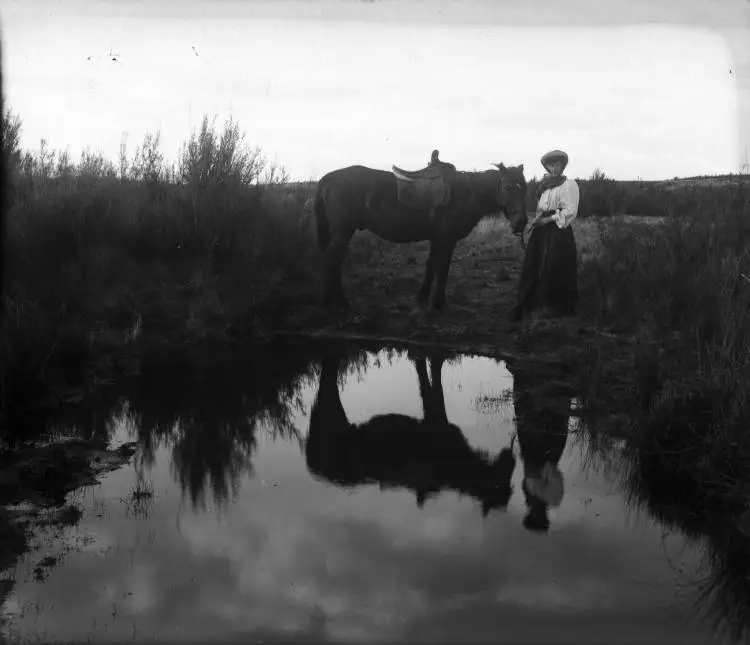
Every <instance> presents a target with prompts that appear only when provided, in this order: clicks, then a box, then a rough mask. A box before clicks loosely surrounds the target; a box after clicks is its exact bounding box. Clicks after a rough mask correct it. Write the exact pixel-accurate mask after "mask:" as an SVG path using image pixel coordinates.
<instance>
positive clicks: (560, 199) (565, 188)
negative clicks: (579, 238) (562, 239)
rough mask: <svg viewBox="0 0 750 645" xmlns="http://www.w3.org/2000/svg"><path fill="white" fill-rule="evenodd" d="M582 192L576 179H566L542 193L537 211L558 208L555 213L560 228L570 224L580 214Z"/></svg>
mask: <svg viewBox="0 0 750 645" xmlns="http://www.w3.org/2000/svg"><path fill="white" fill-rule="evenodd" d="M579 197H580V192H579V190H578V184H577V183H576V181H575V180H574V179H566V180H565V182H564V183H562V184H560V185H559V186H556V187H555V188H550V189H548V190H545V191H544V192H543V193H542V196H541V197H540V198H539V203H538V204H537V212H540V211H553V210H557V209H558V208H559V209H562V210H558V211H557V213H555V215H553V217H554V219H555V221H556V222H557V227H558V228H565V227H567V226H570V223H571V222H572V221H573V220H574V219H575V218H576V215H578V200H579Z"/></svg>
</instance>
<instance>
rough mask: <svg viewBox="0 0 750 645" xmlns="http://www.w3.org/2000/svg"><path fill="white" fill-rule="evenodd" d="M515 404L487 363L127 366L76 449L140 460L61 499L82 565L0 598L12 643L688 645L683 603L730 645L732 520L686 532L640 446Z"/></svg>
mask: <svg viewBox="0 0 750 645" xmlns="http://www.w3.org/2000/svg"><path fill="white" fill-rule="evenodd" d="M538 385H539V383H535V382H534V381H533V380H532V379H531V378H530V377H529V376H528V375H526V374H524V373H521V372H520V371H518V370H516V369H514V368H512V369H511V371H508V370H507V369H506V366H504V365H503V364H502V363H497V362H495V361H491V360H489V359H478V358H470V357H469V358H467V357H454V356H449V355H445V354H444V355H436V354H420V353H411V354H405V353H403V352H396V351H389V352H385V351H380V352H378V353H369V352H364V351H360V350H356V349H354V350H353V349H351V348H346V347H343V348H342V347H340V346H334V347H326V348H324V349H323V350H320V349H318V348H314V349H312V348H310V347H308V348H307V349H305V348H295V349H294V351H285V352H284V353H283V354H282V353H279V354H277V355H276V360H272V361H269V360H268V357H265V360H263V361H259V360H257V359H255V360H253V358H243V357H241V356H232V357H231V360H229V359H227V357H222V356H215V357H213V359H212V360H208V359H205V360H202V361H185V362H184V363H182V364H180V365H178V366H177V367H175V365H174V362H173V361H171V360H168V359H167V357H158V356H150V357H145V358H144V360H143V362H142V363H141V365H140V373H139V374H138V375H135V376H132V377H130V378H128V379H124V380H123V382H121V383H120V384H118V389H117V396H114V395H113V394H109V395H108V396H109V400H108V403H107V404H108V405H109V406H110V408H109V410H108V414H109V421H108V423H106V424H103V426H101V425H100V426H99V427H98V428H96V429H95V430H92V432H94V431H95V432H106V433H109V434H111V435H117V434H118V433H125V434H130V435H132V436H134V437H137V438H138V440H139V443H140V446H141V451H140V453H139V458H138V460H137V461H136V462H135V463H134V464H133V466H132V467H129V468H125V469H123V470H121V471H117V472H115V473H112V474H111V475H109V476H108V477H107V478H106V479H105V481H104V482H103V484H102V486H101V487H100V488H98V489H97V490H95V491H89V492H86V493H85V494H83V493H82V494H81V495H80V497H79V499H78V503H79V504H80V505H81V507H82V508H84V510H85V513H84V517H83V519H82V520H81V522H80V524H79V525H78V527H76V528H75V529H71V531H72V533H70V536H71V539H72V537H76V536H77V537H76V539H84V538H86V539H87V540H90V541H89V542H86V547H85V548H84V549H83V552H82V553H81V554H78V555H76V553H70V554H68V555H67V556H66V558H65V559H64V560H60V561H59V564H58V566H57V568H56V569H55V570H54V571H52V572H51V573H50V575H49V576H48V578H47V579H46V581H45V582H44V583H37V582H34V579H33V578H34V577H33V568H34V566H35V564H36V562H37V561H38V560H39V558H41V557H43V556H45V555H46V552H39V553H36V554H34V555H33V556H29V557H28V558H27V559H25V560H24V561H23V562H22V563H21V564H20V565H19V566H18V567H17V569H16V571H15V572H12V571H8V572H6V573H5V574H3V576H0V591H2V590H3V589H4V585H3V583H2V579H7V578H10V577H12V578H14V579H15V580H16V581H17V585H16V587H15V588H14V589H13V591H12V592H11V593H10V595H9V596H8V598H7V599H6V603H5V604H6V609H7V610H8V611H9V613H11V614H13V617H14V620H13V628H14V629H15V630H16V632H15V633H16V634H20V635H22V636H27V637H31V636H33V635H35V634H38V633H43V632H44V631H45V630H47V636H48V637H52V636H54V637H56V638H69V639H76V640H86V639H87V638H89V637H91V640H92V641H94V642H95V641H96V640H108V639H120V640H124V639H126V638H127V639H129V638H131V636H132V633H131V630H137V631H136V632H135V633H136V638H138V639H145V638H150V637H151V635H152V634H153V635H155V637H156V638H157V639H159V638H169V639H170V640H180V639H185V638H187V636H186V634H189V637H190V638H191V639H196V638H197V639H200V638H208V637H209V636H210V637H211V638H214V639H215V638H223V639H235V638H244V639H250V638H255V639H265V640H278V639H280V638H285V639H287V640H288V639H294V638H299V639H303V640H308V641H309V640H311V639H312V640H319V641H325V640H328V641H337V640H347V641H352V640H369V639H378V640H392V641H411V642H414V641H418V640H430V641H438V640H452V641H457V640H462V639H464V640H465V639H468V640H473V641H492V642H502V639H503V638H505V639H506V642H523V640H524V638H525V639H526V640H527V641H529V640H536V641H544V642H592V643H593V642H597V643H604V642H612V641H613V640H617V638H619V639H620V641H618V642H665V641H669V640H670V639H672V640H674V639H676V640H679V641H680V642H684V643H688V642H706V639H707V635H706V634H707V633H706V631H705V630H704V631H701V629H702V628H701V627H700V625H698V624H696V623H695V622H694V621H693V622H691V619H692V618H693V617H694V616H693V614H694V613H695V612H694V606H695V605H694V603H698V608H699V609H700V611H701V612H703V613H710V614H711V616H712V618H713V619H714V620H715V622H716V625H715V627H714V628H715V629H718V628H720V627H723V628H725V629H726V628H727V627H729V628H731V629H732V630H733V634H732V636H736V637H739V636H740V635H741V629H742V627H743V626H744V625H745V623H746V622H747V617H746V615H745V614H746V612H745V608H746V607H747V606H748V605H747V600H748V588H749V587H750V585H748V573H750V558H748V553H749V551H748V547H747V544H748V543H747V539H746V538H745V537H744V535H742V534H741V533H740V532H739V531H737V530H736V528H735V524H734V523H733V519H732V516H731V515H728V514H727V513H726V512H724V511H722V513H714V514H711V513H710V512H709V511H708V510H707V506H706V505H704V506H703V507H701V508H703V509H704V510H702V511H701V512H700V513H698V514H696V513H695V512H692V513H691V512H690V510H689V509H690V508H691V506H695V504H694V498H690V497H685V496H680V494H679V487H676V486H674V485H673V483H674V482H672V481H671V480H670V479H668V478H667V477H666V476H665V475H664V469H663V466H662V464H661V463H660V462H659V460H658V459H654V458H653V457H652V456H650V455H651V454H652V452H653V451H651V452H649V449H650V447H649V446H641V447H630V448H626V449H623V448H621V447H619V446H617V445H615V442H614V441H612V440H611V439H609V438H607V437H603V436H602V435H601V434H597V432H596V428H595V427H590V428H586V427H582V426H580V424H576V423H571V401H570V398H569V397H563V398H557V399H555V400H548V399H544V398H542V397H541V396H540V395H539V393H538V391H539V388H538ZM480 395H481V396H482V397H484V399H485V400H489V399H492V400H493V401H495V402H499V403H498V404H497V405H496V406H495V407H494V408H493V407H492V406H485V408H483V409H477V406H476V405H474V402H475V400H476V399H477V397H478V396H480ZM69 413H70V415H71V416H75V415H78V421H77V424H80V423H83V422H84V420H85V415H86V414H87V413H88V414H91V415H92V417H93V416H94V413H93V412H87V411H86V410H82V409H77V410H73V409H71V410H69ZM96 415H98V418H101V417H102V411H101V410H99V411H98V412H96ZM576 451H579V452H581V451H582V452H585V453H587V454H586V457H585V458H583V457H582V456H581V454H577V452H576ZM605 462H608V463H609V464H610V465H611V466H612V467H611V468H609V469H608V470H607V472H603V471H602V468H601V467H600V466H601V464H602V463H605ZM134 482H135V484H136V485H139V483H140V482H144V483H147V484H148V485H150V486H152V487H153V490H154V496H153V498H149V499H148V500H147V501H148V503H145V502H144V503H143V505H142V507H141V506H138V505H127V504H123V503H122V502H121V501H120V500H123V499H126V498H127V497H128V494H129V493H130V492H131V489H132V487H133V485H134ZM183 497H184V500H183ZM230 501H231V502H232V503H231V504H229V502H230ZM183 502H185V503H184V504H183ZM217 506H219V507H221V508H222V509H223V510H222V512H221V513H218V514H217V513H213V508H214V507H217ZM146 507H147V508H148V512H145V511H144V512H141V511H143V509H145V508H146ZM636 509H642V510H643V511H644V512H643V514H642V515H643V516H642V517H641V518H640V519H639V518H636V517H634V515H635V514H634V513H633V511H634V510H636ZM477 511H479V512H477ZM665 527H667V528H671V529H672V532H671V535H665ZM529 531H531V532H532V533H533V534H535V535H534V539H531V534H530V533H529ZM683 533H684V535H683ZM536 534H541V535H538V536H537V535H536ZM685 536H687V538H686V537H685ZM45 548H46V549H48V550H49V549H51V548H52V547H50V546H49V545H47V546H46V547H45ZM665 553H666V554H668V555H669V557H667V555H665ZM680 553H681V554H682V557H681V558H680V561H679V563H678V564H675V563H674V562H673V560H674V559H675V554H680ZM52 556H54V553H52ZM704 556H705V557H704ZM678 567H681V568H682V569H683V572H684V573H680V572H679V570H677V569H678ZM24 576H27V577H26V578H25V577H24ZM684 576H687V577H688V579H689V584H690V585H691V586H689V587H688V588H684V587H681V586H680V585H681V584H683V577H684ZM7 586H8V585H7V584H5V587H7ZM686 594H687V595H686ZM32 604H34V606H36V607H37V608H38V607H42V608H45V609H42V610H38V609H37V610H36V614H35V615H33V616H32V614H33V613H34V612H32V611H30V610H28V609H25V608H27V607H31V606H32ZM51 607H55V608H54V609H51ZM217 634H220V636H217Z"/></svg>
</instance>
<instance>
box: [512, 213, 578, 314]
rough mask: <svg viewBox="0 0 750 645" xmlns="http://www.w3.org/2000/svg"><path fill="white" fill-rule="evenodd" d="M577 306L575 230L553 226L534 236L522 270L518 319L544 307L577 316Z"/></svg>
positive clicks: (515, 311)
mask: <svg viewBox="0 0 750 645" xmlns="http://www.w3.org/2000/svg"><path fill="white" fill-rule="evenodd" d="M577 305H578V250H577V248H576V240H575V237H574V236H573V229H572V228H571V227H570V226H567V227H566V228H563V229H561V228H558V227H557V224H556V223H554V222H550V223H548V224H543V225H541V226H537V227H535V228H534V230H533V231H532V232H531V237H530V238H529V242H528V245H527V247H526V255H525V257H524V259H523V267H522V268H521V279H520V281H519V284H518V295H517V296H516V305H515V307H514V311H513V314H512V315H514V314H515V317H516V318H520V317H521V316H523V315H525V314H528V313H531V312H532V311H535V310H537V309H540V308H542V307H548V308H549V309H551V310H552V312H553V313H554V314H556V315H558V316H574V315H575V314H576V310H577Z"/></svg>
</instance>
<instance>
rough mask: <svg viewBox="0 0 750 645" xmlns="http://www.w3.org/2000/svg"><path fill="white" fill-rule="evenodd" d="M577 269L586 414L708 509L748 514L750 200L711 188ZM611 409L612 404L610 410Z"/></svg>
mask: <svg viewBox="0 0 750 645" xmlns="http://www.w3.org/2000/svg"><path fill="white" fill-rule="evenodd" d="M599 237H600V241H599V246H598V249H597V250H596V251H595V252H593V253H592V254H591V256H590V257H589V258H588V259H587V260H586V261H584V262H583V263H582V269H581V278H580V279H581V285H582V291H583V298H582V307H583V308H584V311H583V314H582V315H583V317H585V318H586V319H587V320H588V322H589V323H591V325H592V326H594V325H595V326H596V328H597V330H599V331H600V332H601V331H604V332H608V334H609V335H608V336H601V337H598V338H596V339H595V340H593V342H591V343H590V344H589V345H588V347H587V348H586V351H585V356H583V357H580V356H579V359H580V363H579V367H578V372H579V374H585V375H588V376H587V377H586V379H585V380H586V383H587V386H588V396H589V404H596V403H598V404H599V405H600V406H602V407H610V410H611V406H612V405H613V403H614V404H615V405H617V407H618V408H619V409H620V410H624V411H626V412H627V413H629V414H630V415H631V417H632V418H633V426H632V431H633V433H634V435H635V436H636V438H637V439H638V440H639V441H640V443H641V445H642V446H643V447H644V448H648V449H650V450H652V451H653V452H654V453H655V454H657V455H658V458H659V460H660V461H661V462H662V463H661V464H660V465H661V467H662V470H664V471H666V472H672V473H675V474H676V475H677V474H679V475H680V476H681V477H682V476H684V477H687V479H688V480H690V481H691V482H692V483H693V484H694V485H697V486H698V487H699V488H700V489H701V492H702V495H703V496H708V498H709V499H710V501H711V503H718V502H717V500H724V501H726V502H727V503H729V500H735V503H740V504H743V503H745V501H744V497H745V495H746V491H747V490H748V488H747V487H748V483H750V482H748V477H747V475H745V474H744V473H746V472H748V466H750V438H748V435H747V428H748V426H749V425H750V397H749V394H750V351H749V350H750V190H748V188H747V186H743V185H736V186H730V187H727V186H723V187H719V186H708V187H704V188H703V189H702V190H701V192H700V197H699V198H696V199H695V200H694V201H693V202H691V203H690V204H689V205H687V206H686V207H685V208H684V210H683V211H682V212H681V213H680V217H679V218H677V217H672V218H668V219H667V220H666V222H665V223H664V224H663V225H661V226H644V225H635V224H632V223H631V224H624V223H618V222H610V223H608V225H607V226H606V227H601V229H600V236H599ZM618 404H619V405H618Z"/></svg>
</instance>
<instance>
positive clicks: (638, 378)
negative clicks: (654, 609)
mask: <svg viewBox="0 0 750 645" xmlns="http://www.w3.org/2000/svg"><path fill="white" fill-rule="evenodd" d="M20 127H21V122H20V120H19V119H18V118H17V117H14V116H13V115H12V114H11V113H10V112H8V113H6V115H5V119H4V120H3V127H2V133H3V138H2V141H3V153H4V155H6V158H7V159H8V160H9V168H10V173H11V178H10V183H9V185H10V186H11V190H10V191H9V193H10V196H9V203H8V209H7V217H6V227H7V246H6V249H7V253H6V265H5V275H4V285H3V294H2V298H3V309H4V314H3V326H2V331H1V332H0V356H1V357H2V367H1V368H0V369H1V372H0V421H1V422H2V428H1V429H0V453H1V452H2V451H3V449H5V450H6V451H7V450H8V449H10V448H12V447H15V446H17V445H18V444H19V442H23V441H24V440H27V439H32V438H37V437H39V436H40V433H43V432H47V431H48V429H47V428H46V419H47V418H48V416H49V414H50V412H51V411H52V410H54V409H57V408H59V407H60V406H62V405H64V403H65V401H70V400H77V399H80V398H81V397H82V396H84V395H86V394H89V395H90V394H92V393H93V392H96V391H97V389H100V388H99V386H100V385H101V384H102V383H105V382H106V381H107V379H111V378H113V377H114V376H113V375H115V374H117V373H122V372H126V373H127V372H128V371H130V370H134V369H136V365H137V357H138V356H139V354H142V353H143V352H145V351H146V349H148V348H153V347H156V346H172V347H182V348H188V347H193V346H200V345H207V344H208V345H210V344H212V343H219V344H221V343H225V342H226V341H235V342H241V343H243V344H244V345H254V344H255V345H263V344H264V342H266V341H268V340H270V339H271V338H273V337H275V335H276V334H277V332H279V331H285V332H290V333H293V332H297V333H305V334H307V333H312V332H316V333H328V334H329V335H335V334H350V335H361V336H388V337H392V338H397V339H402V340H412V341H422V342H425V343H453V344H454V345H464V346H467V347H474V348H483V349H484V350H485V351H490V352H491V351H496V350H498V349H499V350H502V352H503V353H506V354H509V355H515V356H516V360H517V362H518V363H519V365H522V366H523V367H524V368H525V369H535V370H538V371H540V373H543V374H545V375H546V377H547V378H549V379H550V380H553V381H556V382H559V381H565V382H566V383H569V384H570V387H572V388H574V389H576V390H577V391H578V392H579V394H580V396H581V397H582V399H583V402H584V409H586V410H591V411H595V412H596V413H597V414H598V415H599V418H601V417H602V414H603V413H606V415H605V416H609V417H611V418H612V419H616V420H617V424H618V427H619V426H622V419H623V415H627V418H628V419H629V422H628V428H627V431H628V433H629V434H630V436H631V437H633V438H636V439H637V440H638V441H640V442H641V443H643V444H644V445H651V446H652V447H653V449H654V450H655V451H656V452H657V453H658V454H659V455H660V459H662V460H663V461H664V465H665V467H666V468H667V469H668V470H669V471H670V472H674V473H676V474H679V476H681V477H685V478H687V480H689V481H693V482H697V484H698V485H700V486H705V487H708V488H709V489H710V490H711V494H712V495H714V496H716V499H721V500H723V502H725V503H727V504H732V503H735V502H737V503H739V500H741V499H744V497H743V496H744V495H745V493H746V490H747V476H746V475H744V474H743V473H744V472H748V465H749V464H750V439H748V438H747V436H746V432H745V431H744V429H745V428H746V427H747V425H748V420H749V418H748V417H749V416H750V412H748V407H749V405H748V388H749V387H750V386H749V385H748V383H750V373H749V369H748V336H749V335H750V313H748V312H750V251H748V239H749V238H748V233H749V232H750V191H749V190H748V185H747V183H745V180H744V179H743V178H742V177H728V178H722V179H721V180H719V179H717V180H715V181H711V180H707V179H701V180H694V181H671V182H618V181H614V180H611V179H609V178H607V177H606V176H604V174H603V173H600V172H598V173H596V174H595V176H593V177H592V178H591V179H589V180H581V181H580V185H581V194H582V202H581V210H580V217H579V219H578V220H577V222H576V224H575V235H576V239H577V243H578V248H579V257H580V269H579V283H580V290H581V311H580V314H579V316H578V318H577V319H574V320H569V321H566V322H561V321H555V320H548V319H545V318H544V317H537V318H535V319H533V320H530V321H528V322H527V323H525V324H524V325H523V327H522V328H521V329H519V330H512V329H511V328H509V327H508V325H507V324H506V323H505V318H506V314H507V311H508V309H509V307H510V304H511V301H512V297H513V290H514V288H515V284H516V280H517V277H518V273H519V269H520V261H521V257H522V255H521V253H522V252H521V249H520V248H519V246H518V243H517V240H516V239H514V238H511V237H510V236H509V235H508V231H507V229H506V228H505V225H504V224H503V223H500V222H488V223H483V224H482V225H481V226H480V227H479V228H478V229H477V230H476V231H475V232H474V233H472V234H471V235H470V236H469V238H467V239H466V240H464V241H463V242H462V243H461V244H460V245H459V247H458V249H457V251H456V255H455V259H454V263H453V265H452V267H451V273H450V277H449V283H448V300H449V307H448V309H447V310H446V311H445V312H443V313H441V314H439V315H428V316H425V317H414V316H411V315H410V314H409V310H410V308H411V306H412V303H413V302H414V298H415V295H416V291H417V288H418V286H419V282H420V280H421V277H422V272H423V267H424V262H425V260H426V255H427V251H428V244H427V243H426V242H422V243H415V244H403V245H395V244H390V243H387V242H384V241H382V240H380V239H379V238H376V237H375V236H373V235H370V234H368V233H361V234H358V235H357V236H355V239H354V240H353V242H352V245H351V247H350V252H349V255H348V257H347V260H346V264H345V268H344V271H345V288H346V290H347V293H348V295H349V297H350V300H351V302H352V311H351V314H350V315H349V316H348V317H347V318H344V319H341V318H332V317H330V316H329V315H328V314H327V313H326V312H325V311H324V310H323V309H322V308H321V307H320V305H319V295H320V282H319V269H320V264H321V260H320V255H319V252H318V249H317V247H316V243H315V238H314V235H313V226H312V221H311V218H310V217H309V216H306V215H305V214H304V211H305V209H304V204H305V201H306V200H307V199H308V198H309V197H310V196H311V195H312V193H313V190H314V183H310V182H308V183H295V184H292V183H289V182H287V181H286V180H285V179H286V178H285V175H284V172H283V169H279V168H274V167H272V166H271V165H270V164H269V163H268V162H267V161H266V160H265V158H264V157H263V155H262V153H261V152H260V151H259V150H258V149H256V148H252V147H250V146H249V145H248V144H247V143H246V142H245V140H244V138H243V136H242V134H241V132H240V130H239V126H238V125H237V124H236V123H233V122H229V123H227V124H225V126H224V129H223V131H221V132H219V131H217V130H216V128H215V126H214V125H213V124H211V123H210V122H209V121H208V119H205V120H204V122H203V125H202V127H201V128H200V129H199V130H198V131H196V132H194V133H192V134H191V136H190V138H189V139H188V140H187V141H186V142H185V145H184V146H183V148H182V151H181V154H180V157H179V161H178V163H177V164H176V165H175V166H172V167H167V165H166V164H165V162H164V157H163V155H162V154H161V152H160V149H159V138H158V135H148V136H147V137H146V139H145V140H144V142H143V144H142V145H141V146H139V147H138V149H137V150H136V151H135V154H134V155H133V156H132V158H129V157H128V156H127V154H126V151H125V150H123V154H122V155H121V159H120V160H118V163H117V164H116V165H115V164H114V163H111V162H110V161H108V160H106V159H103V158H102V157H101V156H99V155H96V154H93V153H91V152H86V153H84V154H83V155H82V157H81V159H80V160H79V162H78V163H73V162H72V161H71V160H70V158H69V157H68V156H67V155H66V154H65V153H60V152H56V151H55V152H53V151H50V150H48V149H47V148H46V146H45V145H44V144H42V146H41V147H40V149H39V150H38V151H36V152H33V153H32V152H28V151H22V150H21V149H20V147H19V145H18V142H19V133H20ZM534 185H535V182H534V181H530V185H529V191H530V195H531V194H533V190H534ZM632 214H635V215H648V216H659V217H663V218H664V220H663V221H657V220H655V219H645V220H644V218H636V220H635V221H634V220H633V218H627V217H623V215H632ZM597 215H598V216H597ZM484 403H485V404H487V402H484ZM613 423H614V421H613Z"/></svg>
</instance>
